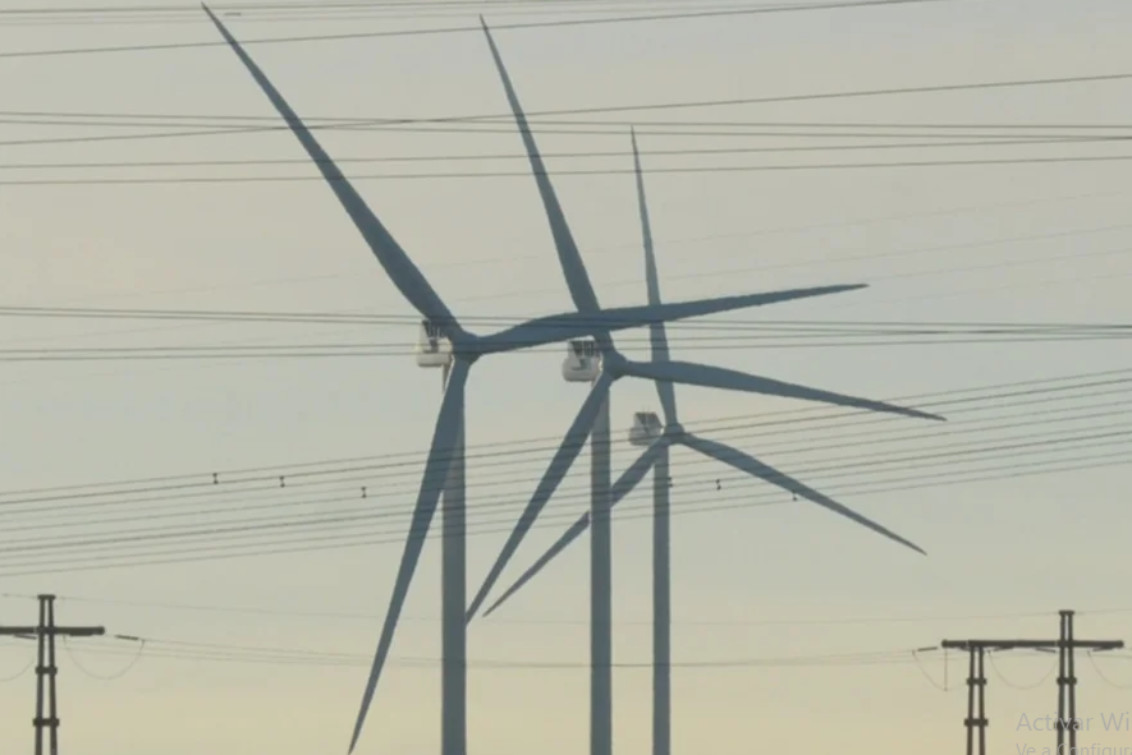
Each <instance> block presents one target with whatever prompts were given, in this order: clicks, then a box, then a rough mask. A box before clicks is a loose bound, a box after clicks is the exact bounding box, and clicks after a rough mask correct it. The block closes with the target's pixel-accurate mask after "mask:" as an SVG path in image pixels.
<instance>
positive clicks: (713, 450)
mask: <svg viewBox="0 0 1132 755" xmlns="http://www.w3.org/2000/svg"><path fill="white" fill-rule="evenodd" d="M632 144H633V160H634V167H635V173H636V179H637V193H638V198H639V205H640V215H641V231H642V236H643V241H644V250H645V278H646V282H647V287H648V301H649V304H651V305H654V306H656V305H659V304H660V286H659V282H658V276H657V270H656V258H655V255H654V252H653V244H652V233H651V230H650V227H649V218H648V208H647V205H646V203H645V191H644V180H643V178H642V175H641V163H640V157H639V154H638V151H637V141H636V137H635V135H633V136H632ZM649 328H650V331H651V333H650V335H651V339H650V340H651V346H652V349H651V352H652V354H651V356H652V363H653V364H662V363H666V362H668V361H669V352H668V338H667V335H666V333H665V328H664V325H663V324H661V323H657V324H653V325H650V326H649ZM656 387H657V393H658V394H659V398H660V403H661V407H662V411H663V412H664V424H663V425H662V424H661V422H660V419H659V418H658V417H657V416H656V414H653V413H652V412H637V413H636V414H635V415H634V418H633V425H632V429H631V430H630V432H629V441H630V443H632V444H633V445H635V446H644V447H645V450H644V451H643V452H642V453H641V455H640V456H639V457H638V458H637V459H636V460H635V461H634V462H633V463H632V464H631V465H630V466H629V468H628V469H626V470H625V472H624V474H622V475H621V477H619V478H618V480H617V482H615V483H614V484H613V486H612V495H611V503H610V505H611V507H612V506H614V505H616V504H617V503H618V502H619V501H620V500H621V499H623V498H624V497H625V496H626V495H628V494H629V493H630V492H632V490H633V489H634V488H635V487H636V486H637V484H638V483H640V482H641V480H642V479H644V477H645V475H646V474H648V472H649V470H650V469H651V470H652V472H653V753H654V755H670V752H671V730H672V716H671V673H670V672H671V612H670V606H671V593H670V571H671V558H670V548H669V487H670V483H669V475H668V463H669V449H670V447H671V446H673V445H675V444H681V445H683V446H686V447H688V448H690V449H692V450H694V451H697V452H699V453H701V454H704V455H705V456H708V457H710V458H712V459H715V460H717V461H721V462H723V463H725V464H728V465H730V466H732V467H734V468H736V469H738V470H739V471H741V472H744V473H746V474H749V475H751V476H752V477H755V478H756V479H760V480H763V481H764V482H768V483H770V484H772V485H775V486H777V487H780V488H782V489H784V490H786V491H789V492H790V493H791V494H793V495H794V497H795V498H797V497H799V496H800V497H802V498H805V499H807V500H809V501H812V502H813V503H817V504H818V505H820V506H823V507H825V508H827V509H830V510H832V511H834V512H835V513H838V514H841V515H842V516H845V517H847V518H849V519H851V520H853V521H855V522H857V523H858V524H861V525H864V526H865V527H868V528H869V529H872V530H874V531H876V532H879V533H880V534H883V535H885V536H886V537H889V538H891V539H893V540H896V541H897V542H899V543H901V544H903V545H906V546H908V547H910V548H912V549H914V550H916V551H918V552H920V553H924V551H923V550H922V549H921V548H920V547H919V546H917V545H915V544H914V543H911V542H909V541H908V540H905V539H904V538H901V537H900V536H898V535H895V534H894V533H892V532H890V531H889V530H887V529H886V528H884V527H882V526H880V525H878V524H876V523H875V522H872V521H871V520H869V519H867V518H865V517H863V516H861V515H859V514H857V513H856V512H854V511H852V510H851V509H849V508H847V507H845V506H843V505H842V504H840V503H837V502H836V501H834V500H832V499H830V498H828V497H827V496H825V495H822V494H821V493H819V492H818V491H816V490H814V489H812V488H810V487H808V486H806V485H804V484H803V483H801V482H799V481H797V480H795V479H794V478H792V477H789V476H788V475H786V474H784V473H782V472H780V471H778V470H777V469H774V468H773V467H771V466H769V465H768V464H765V463H764V462H761V461H759V460H757V459H755V458H754V457H752V456H750V455H749V454H746V453H744V452H742V451H740V450H738V449H735V448H732V447H730V446H727V445H724V444H722V443H718V442H714V441H710V440H707V439H704V438H699V437H697V436H695V435H692V434H691V433H689V432H687V431H685V430H684V428H683V426H681V425H680V421H679V418H678V415H677V411H676V394H675V390H674V388H673V386H672V383H670V382H668V381H660V380H658V381H657V383H656ZM591 525H592V515H591V513H589V512H587V513H584V514H582V516H581V517H580V518H579V519H578V520H577V521H576V522H574V524H573V525H571V526H570V527H569V528H568V529H567V530H566V532H565V533H563V535H562V536H561V537H560V538H559V539H558V540H557V541H555V543H554V544H553V545H552V546H551V547H550V548H549V549H548V550H547V551H546V553H544V554H543V555H542V556H541V557H540V558H539V559H538V560H537V561H535V563H534V564H533V565H532V566H531V567H530V568H529V569H527V571H526V572H524V573H523V574H522V576H520V577H519V579H518V580H516V581H515V583H514V584H512V585H511V586H510V587H509V588H507V590H506V591H505V592H504V593H503V594H502V595H501V596H500V597H499V598H498V599H497V600H496V601H495V602H494V603H493V604H492V605H491V606H490V607H489V608H488V609H487V611H485V612H484V615H485V616H487V615H490V614H491V613H493V612H494V611H495V610H497V609H498V608H499V607H500V606H501V605H502V604H503V603H505V602H506V601H507V600H508V599H509V598H510V597H511V596H513V595H514V594H515V593H516V592H517V591H518V590H519V589H521V588H522V587H523V586H524V585H526V584H527V583H528V582H529V581H530V580H531V579H532V578H533V577H534V576H535V575H536V574H538V573H539V572H540V571H542V569H543V568H544V567H545V566H546V565H547V564H548V563H550V562H551V561H552V560H553V559H554V558H555V557H556V556H557V555H558V554H559V553H561V552H562V551H563V550H565V549H566V547H567V546H569V545H570V543H572V542H573V541H575V540H577V539H578V538H579V537H581V536H582V535H583V534H584V533H585V531H586V530H587V529H588V528H590V527H591Z"/></svg>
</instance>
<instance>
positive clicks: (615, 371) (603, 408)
mask: <svg viewBox="0 0 1132 755" xmlns="http://www.w3.org/2000/svg"><path fill="white" fill-rule="evenodd" d="M480 22H481V25H482V26H483V30H484V34H485V36H486V37H487V41H488V45H489V46H490V48H491V53H492V57H493V58H494V60H495V65H496V68H497V70H498V72H499V76H500V79H501V80H502V82H503V87H504V90H505V92H506V95H507V100H508V103H509V104H510V106H511V110H512V113H513V115H514V117H515V121H516V123H517V125H518V127H519V132H520V134H521V136H522V138H523V143H524V146H525V147H526V150H527V156H528V158H529V161H530V164H531V169H532V172H533V173H534V176H535V180H536V182H537V184H538V189H539V194H540V196H541V197H542V201H543V205H544V208H545V210H546V215H547V219H548V221H549V223H550V228H551V232H552V234H553V237H554V242H555V246H556V248H557V250H558V257H559V261H560V263H561V266H562V270H563V273H564V275H565V278H566V283H567V286H568V287H569V289H570V293H571V295H572V297H573V299H574V302H575V305H576V306H577V307H578V309H579V311H580V312H588V311H598V310H599V305H598V302H597V296H596V294H595V293H594V290H593V287H592V285H591V283H590V280H589V276H588V274H587V273H586V269H585V265H584V263H583V262H582V258H581V255H580V253H579V251H578V247H577V244H576V243H575V242H574V239H573V236H572V234H571V233H570V229H569V226H568V225H567V223H566V218H565V215H564V213H563V212H562V208H561V206H560V205H559V202H558V199H557V196H556V194H555V191H554V188H553V186H552V185H551V182H550V179H549V177H548V175H547V170H546V166H545V165H544V164H543V160H542V157H541V155H540V154H539V151H538V147H537V146H536V144H535V140H534V137H533V135H532V134H531V130H530V126H529V124H528V122H527V119H526V116H525V114H524V113H523V109H522V106H521V105H520V104H519V99H518V96H517V95H516V93H515V90H514V87H513V86H512V84H511V80H510V77H509V76H508V74H507V69H506V67H505V66H504V64H503V60H502V58H501V56H500V54H499V50H498V48H497V47H496V45H495V41H494V40H493V39H492V36H491V31H490V30H489V29H488V27H487V24H486V23H485V22H484V21H483V18H482V17H481V18H480ZM635 143H636V140H635V137H634V149H635ZM642 191H643V186H642ZM640 202H641V213H642V224H643V226H644V231H645V235H646V239H650V234H649V231H648V222H647V212H646V210H645V206H644V196H643V193H642V194H641V199H640ZM646 244H648V245H649V246H650V248H651V240H647V241H646ZM650 254H651V252H650ZM650 306H662V305H660V304H654V303H650ZM654 338H655V333H654ZM595 339H596V342H597V343H596V347H597V352H598V354H599V355H600V361H601V368H600V374H597V375H596V377H595V379H594V380H593V383H592V387H591V389H590V393H589V396H588V397H587V398H586V400H585V402H584V403H583V404H582V406H581V408H580V409H579V411H578V414H577V415H576V416H575V418H574V421H573V423H572V424H571V426H570V428H569V430H568V431H567V432H566V436H565V438H563V441H562V444H561V445H560V446H559V448H558V450H557V451H556V452H555V454H554V456H553V458H552V459H551V462H550V466H549V468H548V469H547V471H546V472H545V473H544V475H543V477H542V479H541V480H540V481H539V484H538V487H537V488H536V490H535V493H534V495H533V496H532V497H531V499H530V501H529V502H528V504H527V506H526V508H525V509H524V511H523V512H522V514H521V515H520V517H519V520H518V522H517V523H516V525H515V528H514V529H513V530H512V532H511V534H510V536H509V537H508V539H507V541H506V542H505V543H504V546H503V549H502V551H501V552H500V555H499V556H498V558H497V559H496V561H495V563H494V564H493V565H492V567H491V569H490V570H489V571H488V575H487V577H486V579H485V580H484V582H483V584H482V586H481V587H480V589H479V591H478V592H477V593H476V596H475V598H473V600H472V603H471V605H470V606H469V608H468V620H469V621H471V619H472V618H474V617H475V615H476V613H477V612H478V611H479V609H480V608H481V607H482V605H483V603H484V601H485V600H486V599H487V596H488V594H489V593H490V591H491V589H492V587H494V585H495V583H496V582H497V581H498V579H499V577H500V575H501V574H502V572H503V569H504V568H505V567H506V566H507V563H508V562H509V561H510V559H511V557H512V556H513V555H514V553H515V551H516V550H517V549H518V547H519V545H520V543H521V542H522V539H523V537H525V535H526V533H527V532H528V531H529V530H530V528H531V527H532V526H533V525H534V522H535V520H536V519H537V517H538V515H539V513H540V512H541V511H542V509H543V508H544V507H545V505H546V503H547V502H548V501H549V499H550V497H551V495H552V494H553V493H554V490H555V489H556V488H557V487H558V484H559V483H560V482H561V481H562V479H563V477H564V476H565V475H566V472H567V471H568V470H569V468H570V466H571V465H572V464H573V462H574V460H575V459H576V458H577V456H578V454H579V452H580V450H581V446H582V444H583V443H584V442H585V440H586V438H587V436H588V437H590V443H591V455H592V468H591V504H590V514H589V518H588V521H589V522H590V523H591V524H592V529H591V540H590V543H591V550H590V569H591V571H590V580H591V594H590V601H591V602H590V622H591V623H590V653H591V659H590V660H591V663H590V666H591V671H590V674H591V677H590V707H591V710H590V714H591V720H590V736H591V755H609V753H610V752H611V751H612V576H611V573H612V552H611V551H612V549H611V530H610V519H609V510H610V508H611V506H612V502H613V501H612V497H611V496H612V494H611V486H610V483H609V477H610V475H609V467H610V462H609V406H608V395H609V390H610V388H611V386H612V384H613V382H614V381H615V380H617V379H618V378H621V377H623V376H626V375H630V376H634V377H640V378H646V379H651V380H654V381H657V382H658V390H660V391H661V396H662V401H667V400H668V399H667V396H669V395H671V391H672V386H671V383H684V384H688V385H700V386H705V387H711V388H722V389H726V390H736V391H746V392H752V393H760V394H766V395H775V396H783V397H790V398H801V399H806V400H811V401H821V402H825V403H830V404H836V405H839V406H851V407H857V408H861V409H868V410H871V411H881V412H892V413H896V414H903V415H907V416H912V417H920V418H925V419H935V420H942V419H943V418H942V417H939V416H937V415H933V414H928V413H925V412H921V411H918V410H915V409H906V408H903V407H898V406H894V405H891V404H886V403H882V402H879V401H872V400H870V399H861V398H855V397H852V396H846V395H843V394H838V393H832V392H829V391H824V390H818V389H814V388H807V387H804V386H800V385H794V384H790V383H784V382H782V381H778V380H773V379H770V378H765V377H760V376H755V375H747V374H745V373H741V372H736V371H734V370H727V369H723V368H719V367H710V366H706V365H701V364H693V363H688V362H672V361H669V360H668V359H667V358H665V359H659V360H658V359H654V360H653V361H651V362H635V361H632V360H629V359H626V358H625V357H624V356H623V355H622V354H621V353H620V352H618V351H617V350H616V348H615V347H614V344H613V339H612V337H611V336H610V334H609V332H608V331H606V332H601V333H595ZM577 356H579V355H578V354H577V352H575V354H574V355H568V357H567V358H568V360H569V359H571V358H577ZM581 356H583V357H584V356H585V355H581ZM595 371H596V370H595ZM566 372H567V379H568V380H569V379H571V377H570V375H569V374H568V373H569V370H566ZM665 405H666V406H668V404H665ZM645 471H647V467H646V468H645V469H644V470H643V471H642V472H641V476H643V475H644V473H645ZM638 479H639V478H638ZM836 505H837V504H835V506H836ZM845 511H848V510H845ZM843 513H844V512H843ZM849 514H852V512H849ZM847 515H848V514H847ZM853 516H854V517H855V518H857V520H858V521H861V522H862V523H865V524H866V525H867V526H869V527H871V528H873V529H875V530H877V531H878V532H881V533H882V534H884V535H885V536H887V537H890V538H892V539H895V540H897V541H898V542H901V543H903V544H904V545H907V546H909V547H912V548H916V546H915V545H913V544H911V543H909V542H908V541H906V540H904V539H903V538H900V537H899V536H897V535H895V534H893V533H891V532H889V531H888V530H886V529H885V528H883V527H881V526H880V525H878V524H875V523H873V522H870V521H869V520H866V519H864V518H863V517H857V516H856V515H855V514H853ZM916 549H917V550H919V549H918V548H916Z"/></svg>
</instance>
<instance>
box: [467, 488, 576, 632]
mask: <svg viewBox="0 0 1132 755" xmlns="http://www.w3.org/2000/svg"><path fill="white" fill-rule="evenodd" d="M589 526H590V512H588V511H587V512H586V513H584V514H582V516H581V517H579V518H578V521H576V522H574V523H573V524H572V525H570V529H568V530H566V531H565V532H564V533H562V537H560V538H558V540H556V541H555V542H554V545H552V546H550V548H549V549H548V550H547V551H546V553H544V554H542V556H540V557H539V559H538V561H535V562H534V563H533V564H532V565H531V567H530V568H529V569H527V570H526V571H525V572H523V576H521V577H519V578H518V579H517V580H515V584H513V585H511V586H510V587H508V588H507V591H506V592H504V593H503V595H501V596H500V597H499V599H498V600H496V601H495V602H494V603H492V604H491V607H490V608H488V609H487V610H486V611H484V613H483V615H484V617H487V616H490V615H491V614H492V613H493V612H494V611H495V609H497V608H499V607H500V606H501V605H503V604H504V603H506V602H507V599H508V598H510V597H511V596H512V595H514V594H515V593H517V592H518V591H519V590H520V589H521V588H522V587H523V585H525V584H527V583H528V582H530V581H531V579H533V578H534V576H535V575H536V574H538V573H539V572H540V571H542V570H543V567H545V566H546V565H547V564H549V563H550V562H551V561H553V560H554V557H555V556H557V555H558V554H559V553H561V552H562V551H564V550H566V546H568V545H570V543H572V542H574V541H575V540H577V539H578V538H579V537H581V536H582V535H583V534H585V531H586V530H587V529H589Z"/></svg>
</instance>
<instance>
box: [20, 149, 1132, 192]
mask: <svg viewBox="0 0 1132 755" xmlns="http://www.w3.org/2000/svg"><path fill="white" fill-rule="evenodd" d="M1126 160H1132V155H1089V156H1077V157H1019V158H985V159H972V160H906V161H900V162H896V161H892V162H863V163H812V164H802V163H798V164H793V165H791V164H781V165H713V166H679V167H659V168H650V169H649V173H652V174H716V173H757V172H767V171H804V170H878V169H885V168H931V167H970V166H990V165H1062V164H1074V163H1077V164H1081V163H1104V162H1124V161H1126ZM543 173H544V174H546V175H553V176H554V177H555V178H559V177H562V176H615V175H616V176H620V175H629V174H632V173H633V170H632V169H631V168H629V169H625V168H602V169H567V170H555V171H554V172H553V173H550V172H549V171H543ZM531 175H532V173H531V172H530V171H525V172H524V171H465V172H449V173H384V174H380V173H371V174H361V175H353V176H350V177H349V179H348V180H349V181H351V182H356V181H392V180H420V179H445V180H447V179H487V178H492V179H495V178H530V177H531ZM325 180H326V179H324V178H322V177H321V176H308V175H302V176H176V177H168V178H69V179H52V178H45V179H4V180H0V186H128V185H192V184H235V183H294V182H307V181H325Z"/></svg>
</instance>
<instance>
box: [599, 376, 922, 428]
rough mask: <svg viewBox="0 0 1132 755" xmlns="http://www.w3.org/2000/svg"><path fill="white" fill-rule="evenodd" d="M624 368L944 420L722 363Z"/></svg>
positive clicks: (673, 378) (708, 385)
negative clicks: (749, 373) (772, 377)
mask: <svg viewBox="0 0 1132 755" xmlns="http://www.w3.org/2000/svg"><path fill="white" fill-rule="evenodd" d="M621 371H622V372H623V373H624V374H626V375H633V376H634V377H640V378H647V379H649V380H671V381H672V382H674V383H681V384H684V385H699V386H703V387H705V388H722V389H725V390H731V391H745V392H747V393H760V394H763V395H768V396H784V397H786V398H797V399H803V400H806V401H820V402H822V403H826V404H835V405H837V406H850V407H854V408H857V409H868V410H870V411H874V412H888V413H891V414H903V415H905V416H908V417H918V418H921V419H934V420H940V421H943V417H940V416H938V415H935V414H928V413H927V412H921V411H919V410H917V409H905V408H904V407H900V406H895V405H893V404H886V403H884V402H882V401H873V400H871V399H867V398H856V397H854V396H846V395H844V394H842V393H833V392H832V391H823V390H819V389H817V388H807V387H806V386H803V385H795V384H794V383H786V382H783V381H781V380H773V379H771V378H766V377H760V376H758V375H748V374H747V373H745V372H738V371H736V370H729V369H725V368H723V367H711V366H709V365H704V364H692V363H690V362H666V363H663V364H656V363H653V362H627V363H626V364H625V365H624V366H623V367H622V368H621Z"/></svg>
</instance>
